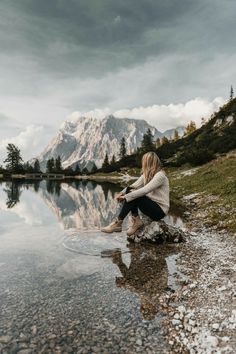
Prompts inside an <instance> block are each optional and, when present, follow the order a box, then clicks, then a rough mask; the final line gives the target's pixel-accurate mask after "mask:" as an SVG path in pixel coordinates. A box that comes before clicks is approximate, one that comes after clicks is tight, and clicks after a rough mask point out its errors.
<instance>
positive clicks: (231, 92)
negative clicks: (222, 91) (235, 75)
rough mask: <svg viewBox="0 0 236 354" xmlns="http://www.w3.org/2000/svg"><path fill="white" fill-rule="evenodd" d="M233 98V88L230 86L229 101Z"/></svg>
mask: <svg viewBox="0 0 236 354" xmlns="http://www.w3.org/2000/svg"><path fill="white" fill-rule="evenodd" d="M233 98H234V89H233V86H232V85H231V87H230V101H231V100H232V99H233Z"/></svg>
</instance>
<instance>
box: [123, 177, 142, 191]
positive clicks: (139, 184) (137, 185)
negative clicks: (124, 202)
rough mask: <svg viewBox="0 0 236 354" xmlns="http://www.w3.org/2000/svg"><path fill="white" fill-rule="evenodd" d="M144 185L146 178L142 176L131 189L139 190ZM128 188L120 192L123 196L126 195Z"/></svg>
mask: <svg viewBox="0 0 236 354" xmlns="http://www.w3.org/2000/svg"><path fill="white" fill-rule="evenodd" d="M143 185H144V177H143V175H141V176H140V177H139V178H138V179H137V181H135V182H134V183H132V184H131V185H130V188H133V189H138V188H140V187H142V186H143ZM126 188H127V187H125V188H124V189H122V191H121V192H120V193H121V194H124V193H125V190H126Z"/></svg>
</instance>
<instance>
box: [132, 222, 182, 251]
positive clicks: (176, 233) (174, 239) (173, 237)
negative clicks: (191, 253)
mask: <svg viewBox="0 0 236 354" xmlns="http://www.w3.org/2000/svg"><path fill="white" fill-rule="evenodd" d="M142 220H143V223H144V226H143V227H142V228H141V229H139V230H138V231H137V232H136V233H135V234H133V235H131V236H128V238H127V239H128V241H130V242H140V243H141V242H151V243H157V244H160V243H180V242H184V241H185V239H186V233H184V231H183V230H181V229H179V228H176V227H174V226H171V225H168V224H166V223H165V222H164V221H162V220H160V221H152V220H151V219H150V218H147V217H145V216H143V217H142Z"/></svg>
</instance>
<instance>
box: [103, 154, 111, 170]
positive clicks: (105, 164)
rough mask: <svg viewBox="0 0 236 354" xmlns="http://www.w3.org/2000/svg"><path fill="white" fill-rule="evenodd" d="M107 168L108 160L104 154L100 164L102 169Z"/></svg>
mask: <svg viewBox="0 0 236 354" xmlns="http://www.w3.org/2000/svg"><path fill="white" fill-rule="evenodd" d="M107 167H109V160H108V155H107V154H106V155H105V158H104V161H103V164H102V168H107Z"/></svg>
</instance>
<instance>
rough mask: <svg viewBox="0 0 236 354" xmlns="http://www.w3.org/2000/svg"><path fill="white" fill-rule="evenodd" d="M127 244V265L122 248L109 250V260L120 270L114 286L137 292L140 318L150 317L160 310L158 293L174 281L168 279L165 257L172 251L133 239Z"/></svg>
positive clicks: (171, 253) (147, 318) (166, 258)
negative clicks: (134, 242) (120, 249)
mask: <svg viewBox="0 0 236 354" xmlns="http://www.w3.org/2000/svg"><path fill="white" fill-rule="evenodd" d="M128 248H129V251H130V254H131V261H130V265H129V266H127V264H126V263H125V261H124V260H123V257H124V255H122V253H121V251H119V250H117V249H116V250H114V252H111V259H112V262H113V263H114V264H116V265H117V267H118V268H119V270H120V272H121V274H122V276H118V277H116V286H117V287H119V288H125V289H127V290H129V291H131V292H134V293H136V294H138V295H139V297H140V312H141V313H142V316H143V318H144V319H146V320H152V319H154V318H155V316H156V314H157V313H158V311H159V310H160V296H161V295H162V294H163V292H165V291H167V290H168V289H169V288H168V287H169V286H171V285H173V284H169V282H168V275H170V274H169V273H168V259H169V258H168V257H169V256H170V255H173V249H172V248H171V247H168V246H163V247H155V246H151V245H146V246H145V245H139V244H133V243H131V244H129V245H128ZM172 271H173V269H172ZM173 287H174V286H173Z"/></svg>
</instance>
